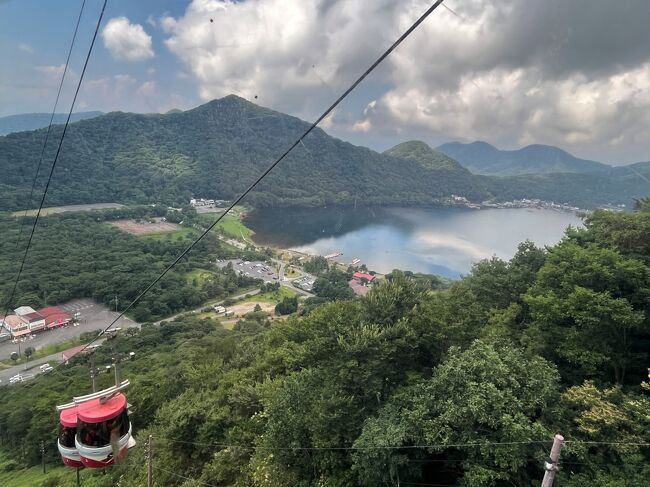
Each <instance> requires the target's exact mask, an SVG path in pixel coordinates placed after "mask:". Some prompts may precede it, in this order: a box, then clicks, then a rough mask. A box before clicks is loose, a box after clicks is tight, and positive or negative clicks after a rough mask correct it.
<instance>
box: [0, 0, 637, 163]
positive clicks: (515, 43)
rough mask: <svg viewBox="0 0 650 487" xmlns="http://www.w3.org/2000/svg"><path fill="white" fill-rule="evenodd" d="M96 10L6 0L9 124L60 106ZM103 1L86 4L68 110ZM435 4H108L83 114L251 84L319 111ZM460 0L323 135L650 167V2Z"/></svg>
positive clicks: (372, 0) (1, 103)
mask: <svg viewBox="0 0 650 487" xmlns="http://www.w3.org/2000/svg"><path fill="white" fill-rule="evenodd" d="M81 3H82V2H81V0H74V1H73V0H57V1H49V2H44V1H42V0H0V116H3V115H10V114H15V113H27V112H50V111H51V110H52V106H53V103H54V99H55V96H56V89H57V87H58V82H59V80H60V76H61V73H62V71H63V68H64V66H65V59H66V55H67V50H68V47H69V44H70V40H71V38H72V33H73V30H74V25H75V23H76V20H77V16H78V14H79V9H80V6H81ZM101 3H102V1H101V0H86V5H85V9H84V13H83V17H82V20H81V26H80V31H79V34H78V37H77V42H76V45H75V50H74V52H73V55H72V58H71V61H70V65H69V68H68V75H67V80H66V83H65V86H64V91H63V96H62V99H61V102H60V104H59V108H58V110H57V111H59V112H65V111H67V110H68V109H69V104H70V101H71V97H72V93H73V90H74V88H75V86H76V83H77V81H78V77H79V74H80V72H81V69H82V66H83V60H84V58H85V55H86V52H87V50H88V46H89V44H90V40H91V37H92V33H93V31H94V27H95V24H96V22H97V17H98V15H99V11H100V9H101ZM431 3H432V0H240V1H220V0H186V1H183V0H137V1H133V0H109V2H108V6H107V10H106V13H105V16H104V20H103V22H102V26H101V29H100V35H99V37H98V39H97V42H96V45H95V48H94V51H93V55H92V57H91V60H90V63H89V66H88V70H87V72H86V76H85V79H84V82H83V85H82V89H81V92H80V96H79V99H78V102H77V105H76V107H75V110H76V111H86V110H101V111H105V112H107V111H112V110H122V111H133V112H165V111H168V110H170V109H172V108H178V109H188V108H192V107H195V106H197V105H200V104H202V103H205V102H207V101H209V100H212V99H214V98H220V97H222V96H225V95H228V94H231V93H234V94H236V95H239V96H242V97H244V98H247V99H249V100H251V101H254V102H255V103H258V104H260V105H263V106H266V107H270V108H273V109H276V110H279V111H282V112H285V113H289V114H292V115H295V116H298V117H300V118H302V119H304V120H307V121H311V120H314V119H315V118H316V117H317V116H318V115H320V113H321V112H322V111H323V110H324V108H325V107H326V106H328V105H329V104H330V103H331V102H332V101H333V100H334V99H336V98H337V97H338V95H339V94H340V93H341V92H342V91H343V90H344V89H345V88H347V86H348V85H349V84H350V83H351V82H352V81H353V80H354V79H355V78H356V77H357V76H358V75H359V74H360V73H361V72H362V71H363V70H365V69H366V67H367V66H369V65H370V63H371V62H372V61H374V59H375V58H376V57H377V56H378V55H379V54H380V53H381V52H383V50H385V49H386V48H387V47H388V46H389V45H390V44H391V43H392V42H393V41H394V40H395V39H396V38H397V37H398V36H399V35H400V34H401V33H402V32H403V31H404V30H405V29H406V28H407V27H408V26H409V25H410V24H411V23H412V22H413V21H414V20H415V19H416V18H417V17H418V16H419V15H420V14H421V13H422V12H424V10H426V8H427V7H428V6H429V5H430V4H431ZM444 5H446V6H447V7H448V8H443V7H439V8H438V10H436V11H435V12H434V13H433V14H432V15H431V16H430V17H429V18H428V19H427V20H426V21H425V22H424V23H423V24H422V25H421V26H420V28H418V30H417V31H415V32H414V33H413V35H412V36H411V37H410V38H409V39H407V40H406V41H405V42H404V44H402V45H401V46H400V47H399V48H398V49H397V50H396V51H395V52H394V53H393V54H391V56H390V57H389V58H388V59H387V60H386V62H385V63H384V64H383V65H381V66H380V67H379V68H378V69H377V70H376V71H375V72H374V73H373V74H372V75H371V77H369V78H368V79H367V80H366V81H365V82H364V84H362V85H361V86H360V87H359V88H358V89H357V90H356V91H355V92H353V94H352V95H351V96H350V97H349V98H348V99H346V100H345V101H344V103H343V104H342V105H341V106H340V107H339V108H337V110H336V111H335V112H334V114H333V115H332V116H331V117H329V118H328V119H326V120H325V121H324V122H323V125H322V128H324V129H325V130H326V131H327V132H328V133H330V134H332V135H334V136H336V137H339V138H342V139H344V140H348V141H350V142H352V143H355V144H361V145H366V146H368V147H371V148H373V149H376V150H385V149H387V148H389V147H391V146H392V145H394V144H396V143H399V142H403V141H405V140H412V139H419V140H423V141H425V142H427V143H429V144H430V145H432V146H436V145H438V144H441V143H444V142H448V141H452V140H459V141H462V142H471V141H474V140H483V141H486V142H489V143H491V144H493V145H496V146H497V147H499V148H504V149H512V148H518V147H521V146H524V145H528V144H533V143H540V144H549V145H556V146H559V147H562V148H563V149H565V150H568V151H569V152H571V153H573V154H575V155H577V156H579V157H584V158H588V159H595V160H599V161H604V162H609V163H613V164H621V163H630V162H636V161H648V160H650V137H648V134H650V29H648V27H647V22H648V19H650V1H648V0H625V1H623V2H611V1H605V0H572V1H566V0H446V1H445V4H444ZM255 97H257V98H255Z"/></svg>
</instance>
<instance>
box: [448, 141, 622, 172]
mask: <svg viewBox="0 0 650 487" xmlns="http://www.w3.org/2000/svg"><path fill="white" fill-rule="evenodd" d="M436 150H437V151H439V152H442V153H443V154H446V155H448V156H449V157H451V158H453V159H455V160H457V161H458V162H460V163H461V164H462V165H463V166H464V167H466V168H467V169H469V170H470V171H472V172H473V173H474V174H485V175H492V176H516V175H520V174H548V173H556V172H561V173H572V172H575V173H600V174H604V173H607V172H608V170H609V169H610V168H611V166H608V165H606V164H603V163H600V162H596V161H588V160H586V159H579V158H577V157H575V156H573V155H571V154H569V153H568V152H566V151H564V150H562V149H559V148H557V147H553V146H549V145H540V144H534V145H528V146H526V147H522V148H521V149H517V150H500V149H497V148H496V147H494V146H492V145H490V144H488V143H487V142H478V141H477V142H472V143H471V144H463V143H461V142H449V143H447V144H443V145H441V146H438V147H436Z"/></svg>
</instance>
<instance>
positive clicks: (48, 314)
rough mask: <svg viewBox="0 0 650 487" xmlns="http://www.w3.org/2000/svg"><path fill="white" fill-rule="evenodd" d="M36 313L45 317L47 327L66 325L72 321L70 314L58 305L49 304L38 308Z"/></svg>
mask: <svg viewBox="0 0 650 487" xmlns="http://www.w3.org/2000/svg"><path fill="white" fill-rule="evenodd" d="M38 313H39V314H40V315H41V316H43V317H44V318H45V327H46V328H47V329H51V328H56V327H58V326H63V325H67V324H68V323H70V322H71V321H72V316H70V315H69V314H68V313H66V312H65V311H63V310H62V309H61V308H59V307H58V306H49V307H47V308H43V309H39V310H38Z"/></svg>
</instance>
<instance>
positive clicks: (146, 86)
mask: <svg viewBox="0 0 650 487" xmlns="http://www.w3.org/2000/svg"><path fill="white" fill-rule="evenodd" d="M154 91H156V82H155V81H145V82H144V83H142V84H141V85H140V87H139V88H138V94H140V95H144V96H150V95H153V93H154Z"/></svg>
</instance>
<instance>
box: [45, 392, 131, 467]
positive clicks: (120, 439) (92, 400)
mask: <svg viewBox="0 0 650 487" xmlns="http://www.w3.org/2000/svg"><path fill="white" fill-rule="evenodd" d="M128 385H129V381H128V380H125V381H124V382H122V383H121V384H120V385H119V386H116V387H110V388H108V389H104V390H103V391H99V392H95V393H92V394H88V395H86V396H81V397H75V398H74V399H73V401H74V402H73V403H70V404H64V405H62V406H57V409H58V410H59V411H61V418H63V416H64V414H65V416H66V424H72V422H73V421H72V419H71V418H72V416H75V419H74V422H75V424H76V427H77V429H76V435H75V436H74V448H69V447H68V446H66V445H68V444H69V442H68V440H67V439H66V442H67V443H66V444H65V445H62V443H61V442H59V452H60V453H61V456H62V458H63V462H64V463H65V464H66V465H69V466H76V467H78V465H72V464H70V463H68V462H67V461H66V458H70V457H73V456H74V453H75V452H76V453H77V455H78V460H79V462H80V463H81V466H84V467H88V468H105V467H108V466H111V465H113V464H114V463H115V460H116V459H119V458H122V457H124V456H125V455H126V453H127V452H128V450H129V448H132V447H134V446H135V440H134V439H133V437H132V436H131V431H132V430H131V422H130V421H129V414H128V404H127V401H126V396H125V395H124V394H122V392H121V390H122V389H125V388H126V387H128ZM61 421H63V420H61ZM62 424H63V423H62ZM71 450H73V451H71Z"/></svg>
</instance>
